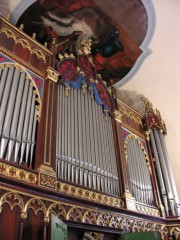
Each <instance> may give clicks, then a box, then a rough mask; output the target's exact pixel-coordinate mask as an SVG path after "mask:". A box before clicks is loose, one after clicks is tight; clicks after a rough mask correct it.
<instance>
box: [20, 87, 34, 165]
mask: <svg viewBox="0 0 180 240" xmlns="http://www.w3.org/2000/svg"><path fill="white" fill-rule="evenodd" d="M32 95H33V86H31V85H30V86H29V93H28V100H27V106H26V113H25V119H24V125H23V132H22V143H21V157H20V161H19V163H20V164H21V163H22V162H23V158H24V152H25V148H26V143H27V134H28V125H29V117H30V110H31V102H32Z"/></svg>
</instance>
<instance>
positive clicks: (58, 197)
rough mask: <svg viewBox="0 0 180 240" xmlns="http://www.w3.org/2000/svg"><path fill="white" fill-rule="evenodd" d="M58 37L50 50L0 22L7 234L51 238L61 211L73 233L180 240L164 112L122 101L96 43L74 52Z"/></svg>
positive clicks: (1, 200) (0, 223) (0, 132)
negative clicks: (95, 54) (97, 56)
mask: <svg viewBox="0 0 180 240" xmlns="http://www.w3.org/2000/svg"><path fill="white" fill-rule="evenodd" d="M58 41H59V40H58ZM60 43H61V42H58V44H57V41H56V39H54V40H53V41H52V42H51V43H50V45H48V47H49V49H48V48H47V46H43V45H41V44H40V43H39V42H38V41H36V38H35V35H33V36H32V37H30V36H28V35H27V34H25V33H24V32H23V29H22V26H21V27H20V28H17V27H15V26H13V25H12V24H11V23H10V22H9V21H8V20H7V19H4V18H2V17H1V18H0V179H1V181H0V209H1V211H0V236H1V237H2V236H3V239H8V240H11V239H34V240H35V239H44V240H46V239H50V235H51V234H50V233H51V215H52V214H54V215H55V216H56V217H58V218H59V219H60V220H62V221H63V222H64V223H65V224H66V225H67V239H121V238H122V239H123V235H124V236H125V235H126V234H127V233H135V232H136V233H142V234H144V233H146V232H154V233H157V234H159V236H160V239H179V232H180V230H179V226H180V220H179V215H180V210H179V200H178V196H177V192H176V187H175V184H174V182H173V176H172V174H171V169H170V167H169V163H168V153H167V149H166V144H165V140H164V135H165V134H166V127H165V123H164V122H163V120H162V117H161V115H160V113H159V111H158V110H154V108H153V106H152V105H151V103H150V102H149V101H148V100H147V99H145V98H144V99H143V101H144V108H145V111H144V114H140V113H139V112H137V111H135V110H134V109H133V108H132V107H130V106H129V105H128V104H126V103H124V102H123V101H122V100H120V98H119V97H118V90H117V89H115V88H114V87H113V85H112V84H109V85H108V86H107V84H106V82H105V81H103V79H102V77H101V76H100V75H99V74H97V71H96V67H95V65H94V63H93V59H92V57H91V56H90V53H91V50H90V45H91V41H90V40H89V39H85V40H83V41H82V45H81V47H80V48H79V49H77V51H76V53H75V54H71V53H64V52H62V51H61V48H59V46H61V45H60ZM139 236H140V235H139ZM59 239H60V238H59ZM151 239H158V238H151Z"/></svg>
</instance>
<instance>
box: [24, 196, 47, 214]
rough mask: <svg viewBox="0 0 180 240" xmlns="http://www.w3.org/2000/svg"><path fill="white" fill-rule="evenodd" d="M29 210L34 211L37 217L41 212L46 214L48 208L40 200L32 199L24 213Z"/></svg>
mask: <svg viewBox="0 0 180 240" xmlns="http://www.w3.org/2000/svg"><path fill="white" fill-rule="evenodd" d="M27 209H32V210H33V211H34V214H35V215H37V214H38V212H39V211H41V212H42V213H43V214H44V215H45V212H46V207H45V205H44V203H43V202H42V201H41V199H39V198H32V199H30V200H29V201H28V202H27V203H26V205H25V207H24V209H23V212H27Z"/></svg>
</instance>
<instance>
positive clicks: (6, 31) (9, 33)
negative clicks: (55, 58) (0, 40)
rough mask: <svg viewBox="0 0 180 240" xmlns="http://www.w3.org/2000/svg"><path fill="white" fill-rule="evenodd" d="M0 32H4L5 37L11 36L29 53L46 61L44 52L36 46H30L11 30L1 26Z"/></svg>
mask: <svg viewBox="0 0 180 240" xmlns="http://www.w3.org/2000/svg"><path fill="white" fill-rule="evenodd" d="M0 33H4V34H5V35H6V36H7V38H12V39H13V40H14V42H15V43H16V44H18V43H19V44H21V45H22V47H23V48H26V49H28V50H29V51H30V53H31V54H35V55H36V56H37V57H38V59H40V58H42V59H43V61H44V63H45V62H46V58H45V56H44V54H43V53H42V52H41V51H40V50H39V49H38V48H34V47H32V46H31V45H30V44H29V42H28V41H27V40H26V39H23V38H20V37H19V36H17V35H16V34H15V33H14V32H13V31H12V30H10V29H8V28H6V27H2V28H1V30H0Z"/></svg>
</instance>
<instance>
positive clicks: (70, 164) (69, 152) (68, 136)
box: [66, 89, 74, 181]
mask: <svg viewBox="0 0 180 240" xmlns="http://www.w3.org/2000/svg"><path fill="white" fill-rule="evenodd" d="M73 91H74V89H71V90H70V93H69V96H68V97H67V109H66V111H67V132H66V134H67V143H66V144H67V155H66V157H67V180H68V181H71V173H72V158H71V156H72V155H71V138H72V137H71V132H72V130H71V121H72V119H71V98H72V95H73Z"/></svg>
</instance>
